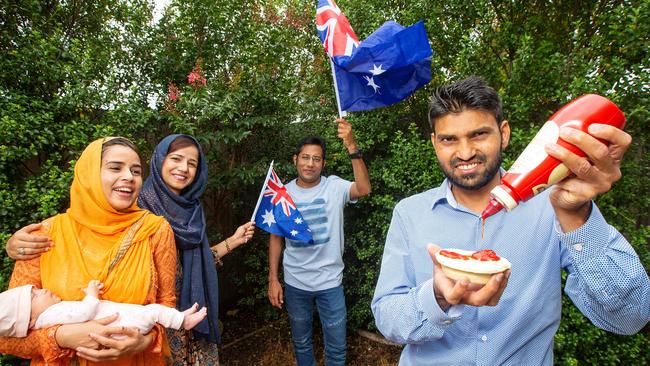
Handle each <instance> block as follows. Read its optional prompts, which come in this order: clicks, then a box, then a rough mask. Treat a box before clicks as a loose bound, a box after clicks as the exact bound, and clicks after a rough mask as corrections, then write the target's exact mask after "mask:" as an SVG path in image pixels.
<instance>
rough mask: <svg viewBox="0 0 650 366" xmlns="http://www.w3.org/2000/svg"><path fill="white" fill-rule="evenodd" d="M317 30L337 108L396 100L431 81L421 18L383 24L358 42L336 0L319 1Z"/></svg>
mask: <svg viewBox="0 0 650 366" xmlns="http://www.w3.org/2000/svg"><path fill="white" fill-rule="evenodd" d="M316 28H317V30H318V35H319V37H320V39H321V41H322V42H323V46H324V47H325V50H326V51H327V54H328V55H329V56H330V57H331V59H332V65H333V68H334V72H335V78H336V83H337V86H338V88H337V89H338V93H339V100H340V108H341V110H344V111H350V112H354V111H363V110H368V109H374V108H379V107H384V106H387V105H390V104H393V103H396V102H399V101H401V100H403V99H405V98H406V97H408V96H409V95H411V94H413V92H415V91H416V90H417V89H419V88H421V87H422V86H424V85H426V84H427V83H428V82H429V81H431V56H432V51H431V46H430V45H429V41H428V38H427V34H426V30H425V28H424V23H423V22H422V21H419V22H417V23H416V24H414V25H412V26H410V27H408V28H405V27H403V26H401V25H400V24H398V23H396V22H394V21H388V22H385V23H384V24H383V25H382V26H381V27H379V29H377V30H376V31H375V32H373V33H372V34H371V35H370V36H368V38H366V39H365V40H363V41H362V42H359V40H358V38H357V36H356V34H354V31H353V30H352V27H351V26H350V23H349V22H348V19H347V18H346V17H345V15H344V14H343V13H342V12H341V10H340V9H339V8H338V6H337V5H336V3H335V2H334V0H319V1H318V7H317V9H316Z"/></svg>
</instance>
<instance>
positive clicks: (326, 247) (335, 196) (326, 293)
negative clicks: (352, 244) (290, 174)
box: [268, 119, 371, 366]
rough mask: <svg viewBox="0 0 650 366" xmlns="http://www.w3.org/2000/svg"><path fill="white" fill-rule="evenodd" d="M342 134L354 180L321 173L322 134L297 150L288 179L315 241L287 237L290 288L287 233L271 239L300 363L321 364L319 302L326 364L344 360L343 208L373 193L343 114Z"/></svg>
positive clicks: (278, 303) (277, 296)
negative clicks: (317, 355)
mask: <svg viewBox="0 0 650 366" xmlns="http://www.w3.org/2000/svg"><path fill="white" fill-rule="evenodd" d="M337 123H338V137H339V138H341V140H342V141H343V145H345V148H346V149H347V150H348V153H349V156H350V159H351V161H352V171H353V172H354V182H350V181H347V180H345V179H341V178H339V177H337V176H335V175H330V176H328V177H325V176H321V172H322V170H323V167H324V166H325V152H326V149H325V142H324V141H323V139H321V138H320V137H317V136H309V137H306V138H304V139H302V140H301V141H300V143H299V144H298V147H297V149H296V153H295V155H294V156H293V163H294V165H295V166H296V170H297V171H298V178H296V179H294V180H292V181H291V182H289V183H288V184H287V185H286V188H287V191H288V192H289V194H290V195H291V198H292V199H293V201H294V202H295V203H296V206H297V207H298V209H299V210H300V213H301V214H302V216H303V218H304V219H305V221H306V222H307V223H308V224H309V229H310V230H311V233H312V236H313V238H314V243H313V244H309V243H304V242H299V241H295V240H290V239H286V248H285V249H284V257H283V261H282V264H283V267H284V282H285V288H284V291H283V289H282V285H281V284H280V280H279V277H278V267H279V264H280V255H281V254H282V237H280V236H277V235H273V234H271V237H270V240H269V290H268V296H269V301H270V302H271V304H272V305H273V306H275V307H277V308H278V309H281V308H282V305H283V304H284V300H285V299H286V305H287V312H288V313H289V322H290V325H291V337H292V340H293V349H294V354H295V356H296V361H297V363H298V365H299V366H316V360H315V359H314V351H313V345H312V319H313V316H314V315H313V314H314V304H315V305H316V308H318V314H319V317H320V321H321V324H322V328H323V338H324V341H325V365H328V366H330V365H331V366H334V365H340V366H343V365H345V352H346V318H347V315H346V307H345V298H344V296H343V286H342V284H341V283H342V279H343V246H344V235H343V208H344V207H345V204H346V203H348V202H355V201H356V200H357V198H359V197H363V196H365V195H367V194H369V193H370V189H371V187H370V179H369V177H368V169H367V168H366V165H365V163H364V162H363V159H361V152H360V151H359V149H358V148H357V144H356V142H355V140H354V135H353V134H352V125H351V124H350V123H349V122H348V121H346V120H345V119H338V120H337Z"/></svg>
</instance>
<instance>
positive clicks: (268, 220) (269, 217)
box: [262, 210, 276, 227]
mask: <svg viewBox="0 0 650 366" xmlns="http://www.w3.org/2000/svg"><path fill="white" fill-rule="evenodd" d="M262 217H263V218H264V221H263V222H262V224H267V225H269V227H271V225H272V224H275V223H276V222H275V216H273V212H271V211H269V210H264V215H262Z"/></svg>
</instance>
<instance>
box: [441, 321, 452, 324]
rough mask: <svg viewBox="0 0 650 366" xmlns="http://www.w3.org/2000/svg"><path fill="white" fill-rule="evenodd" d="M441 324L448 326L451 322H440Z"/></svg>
mask: <svg viewBox="0 0 650 366" xmlns="http://www.w3.org/2000/svg"><path fill="white" fill-rule="evenodd" d="M442 324H444V325H449V324H451V320H445V321H444V322H442Z"/></svg>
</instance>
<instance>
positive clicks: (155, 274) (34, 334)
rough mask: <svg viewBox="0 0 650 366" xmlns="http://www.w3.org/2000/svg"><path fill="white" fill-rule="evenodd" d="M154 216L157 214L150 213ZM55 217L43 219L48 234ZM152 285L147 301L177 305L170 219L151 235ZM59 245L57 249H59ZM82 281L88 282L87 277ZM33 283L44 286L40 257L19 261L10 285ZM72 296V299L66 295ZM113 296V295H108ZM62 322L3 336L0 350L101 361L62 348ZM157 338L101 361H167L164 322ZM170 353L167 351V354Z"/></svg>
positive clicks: (57, 360)
mask: <svg viewBox="0 0 650 366" xmlns="http://www.w3.org/2000/svg"><path fill="white" fill-rule="evenodd" d="M150 216H153V215H151V214H150ZM53 219H54V218H49V219H47V220H45V221H44V222H43V223H44V225H43V231H42V232H41V234H43V235H47V234H48V232H49V229H50V227H51V226H52V221H53ZM151 243H152V244H153V247H152V248H151V256H150V261H151V272H152V273H151V285H150V286H149V289H148V291H147V293H146V297H145V302H144V304H151V303H157V304H162V305H166V306H170V307H174V306H175V305H176V296H175V291H174V277H175V270H176V247H175V243H174V233H173V232H172V229H171V226H170V225H169V223H167V221H165V220H161V224H160V225H159V227H158V229H157V230H156V232H155V233H154V234H153V236H152V238H151ZM57 249H58V248H57V246H55V247H54V249H53V250H57ZM80 281H82V282H83V281H85V282H87V281H88V280H87V279H81V280H80ZM27 284H31V285H34V286H36V287H39V288H40V287H41V286H42V280H41V260H40V258H36V259H32V260H28V261H17V262H16V265H15V267H14V271H13V273H12V275H11V281H10V283H9V287H10V288H13V287H17V286H22V285H27ZM64 300H70V299H64ZM108 300H110V299H108ZM59 327H60V325H56V326H52V327H49V328H45V329H39V330H32V331H30V332H29V333H28V334H27V337H26V338H12V337H0V352H2V353H9V354H12V355H16V356H18V357H23V358H30V359H32V362H31V365H50V366H64V365H77V364H80V365H83V364H86V365H98V363H93V362H89V361H86V360H83V359H80V358H77V357H76V356H75V352H74V350H70V349H62V348H60V347H59V346H58V345H57V342H56V340H55V338H54V336H55V334H56V331H57V329H58V328H59ZM152 332H153V334H154V340H153V342H152V344H151V346H150V347H149V348H148V349H147V350H145V351H144V352H142V353H141V354H138V355H135V356H132V357H125V358H123V359H119V360H117V361H114V362H104V363H101V365H147V366H148V365H165V364H166V359H168V356H169V354H168V353H169V351H168V346H167V340H166V337H165V331H164V329H163V328H162V327H161V326H160V325H156V326H155V327H154V329H153V330H152ZM164 353H167V354H166V355H163V354H164Z"/></svg>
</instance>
